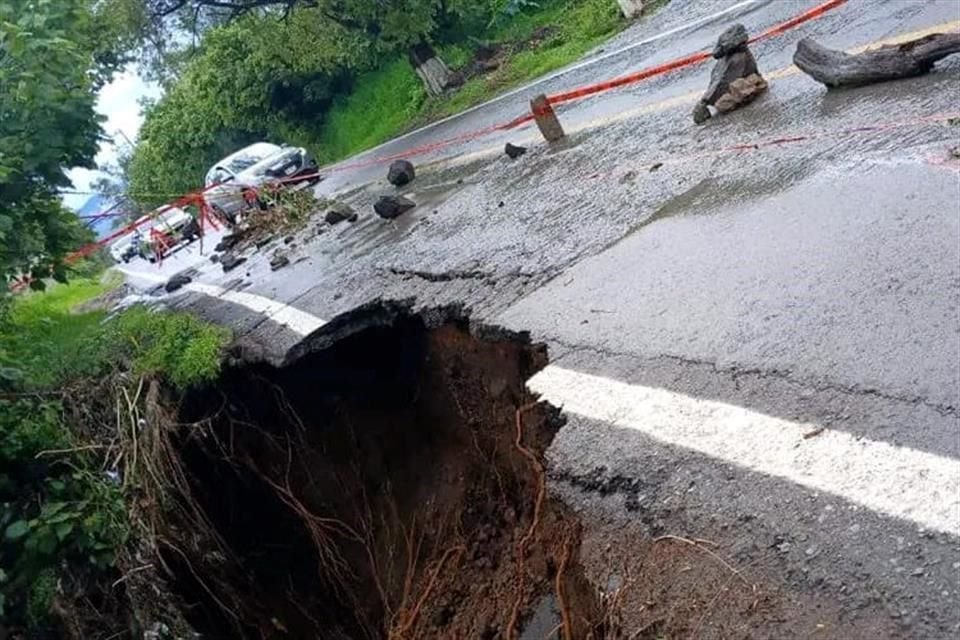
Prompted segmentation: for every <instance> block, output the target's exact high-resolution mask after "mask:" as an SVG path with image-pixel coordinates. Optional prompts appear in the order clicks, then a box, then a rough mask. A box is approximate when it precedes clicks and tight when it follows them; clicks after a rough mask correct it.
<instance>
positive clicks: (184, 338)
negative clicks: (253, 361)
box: [0, 272, 227, 390]
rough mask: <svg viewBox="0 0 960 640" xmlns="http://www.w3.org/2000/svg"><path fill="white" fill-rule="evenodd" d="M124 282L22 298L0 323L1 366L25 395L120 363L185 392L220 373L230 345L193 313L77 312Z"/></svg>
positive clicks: (110, 279)
mask: <svg viewBox="0 0 960 640" xmlns="http://www.w3.org/2000/svg"><path fill="white" fill-rule="evenodd" d="M120 282H121V280H120V278H118V277H117V276H116V275H115V274H113V273H112V272H111V273H108V274H107V275H106V276H105V277H99V276H98V277H93V278H89V279H77V280H73V281H71V282H70V284H65V285H61V284H54V285H52V286H50V287H48V289H47V290H46V291H43V292H31V293H27V294H24V295H21V296H18V297H17V298H16V299H15V300H14V302H13V305H12V308H11V309H10V313H9V316H8V317H7V318H6V319H4V321H2V322H0V366H2V367H8V368H11V369H15V370H17V371H18V372H19V376H20V377H21V379H20V381H19V386H20V387H22V388H24V389H27V390H34V389H38V390H42V389H53V388H56V387H58V386H60V385H63V384H66V383H68V382H70V381H72V380H77V379H80V378H84V377H89V376H98V375H102V374H103V373H105V372H107V371H109V370H111V369H112V368H113V367H115V366H117V365H120V366H129V367H130V368H131V369H132V370H133V371H134V372H135V373H143V374H159V375H163V376H165V377H166V378H167V379H168V380H170V382H172V383H173V384H174V385H176V386H181V387H186V386H189V385H191V384H195V383H198V382H203V381H205V380H210V379H212V378H213V377H215V376H216V374H217V373H218V372H219V369H220V352H221V349H222V347H223V345H224V344H225V342H226V340H227V334H226V332H225V331H224V330H223V329H220V328H217V327H213V326H211V325H207V324H205V323H203V322H201V321H200V320H198V319H196V318H194V317H193V316H190V315H188V314H184V313H152V312H150V311H148V310H146V309H143V308H133V309H129V310H127V311H125V312H124V313H122V314H120V315H119V316H118V317H116V318H114V319H111V320H109V321H108V320H107V317H106V313H105V312H103V311H88V312H82V313H77V312H75V308H76V307H77V306H78V305H80V304H81V303H84V302H87V301H89V300H92V299H93V298H96V297H97V296H99V295H101V294H103V293H106V292H107V291H109V290H111V289H113V288H115V287H117V286H119V284H120Z"/></svg>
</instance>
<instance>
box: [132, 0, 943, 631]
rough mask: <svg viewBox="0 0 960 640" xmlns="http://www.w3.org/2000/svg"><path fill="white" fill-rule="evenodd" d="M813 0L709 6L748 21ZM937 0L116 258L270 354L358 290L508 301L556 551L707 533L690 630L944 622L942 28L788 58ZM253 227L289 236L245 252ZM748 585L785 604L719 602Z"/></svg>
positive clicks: (426, 303)
mask: <svg viewBox="0 0 960 640" xmlns="http://www.w3.org/2000/svg"><path fill="white" fill-rule="evenodd" d="M812 4H813V3H812V2H811V3H808V2H762V1H760V2H756V3H753V4H750V5H748V6H744V7H741V8H740V9H738V10H737V11H736V12H735V15H736V16H737V19H738V20H740V21H742V22H744V24H746V25H747V26H748V28H749V29H750V30H751V32H756V31H759V30H760V29H762V28H765V27H767V26H770V25H772V24H775V23H777V22H779V21H781V20H783V19H785V18H787V17H790V16H792V15H794V14H796V13H797V12H798V11H800V10H803V9H805V8H807V7H809V6H812ZM724 6H725V5H724V3H720V2H694V1H693V0H690V1H684V0H674V2H673V3H672V4H671V5H670V7H669V8H668V9H667V10H665V11H663V12H662V13H661V14H658V15H657V16H656V17H655V18H654V19H652V20H650V21H649V22H648V23H644V24H641V25H639V26H637V27H635V28H633V29H631V30H630V31H628V32H627V33H625V34H624V35H623V36H621V37H620V38H618V40H617V42H614V43H611V44H609V45H607V49H608V51H609V50H612V49H616V48H617V47H620V46H624V45H626V44H629V43H631V42H634V43H635V42H642V41H643V40H644V39H647V38H651V37H655V36H657V34H660V33H664V32H668V33H669V35H667V36H665V37H662V38H660V39H658V40H655V41H654V42H651V43H649V44H644V45H641V46H638V47H634V48H633V49H630V50H629V51H627V52H624V53H623V54H620V55H615V56H611V57H609V58H605V59H603V60H602V61H600V62H598V63H597V64H596V65H592V66H588V67H584V68H580V69H576V70H574V71H572V72H570V73H569V74H566V75H563V76H559V77H557V78H554V79H551V80H548V81H547V82H545V83H543V84H541V85H538V86H535V87H531V88H529V89H525V90H523V91H520V92H518V93H517V94H515V95H513V96H510V97H509V98H507V99H505V100H501V101H498V102H495V103H493V104H491V105H489V106H487V107H484V108H481V109H478V110H475V111H472V112H470V113H469V114H467V115H465V116H463V117H461V118H456V119H453V120H450V121H448V122H445V123H443V124H441V125H440V126H438V127H434V128H431V129H428V130H425V131H421V132H417V133H415V134H413V135H410V136H407V137H405V138H403V139H401V140H398V141H395V142H392V143H389V144H388V145H385V146H384V147H382V148H380V149H377V150H374V151H373V152H371V154H366V157H367V158H369V157H370V156H371V155H373V156H376V155H392V154H393V153H396V152H400V151H402V150H404V149H410V148H414V147H419V146H421V145H423V144H425V143H429V142H435V141H437V140H442V139H446V138H449V137H452V136H456V135H458V134H460V133H463V132H465V131H468V130H472V129H475V128H478V127H483V126H486V125H489V124H490V123H495V122H498V121H502V120H504V119H509V118H512V117H513V116H515V115H518V114H519V113H521V112H522V111H523V108H524V107H523V105H524V101H525V100H526V99H528V98H529V95H531V94H535V93H539V92H541V91H546V92H547V93H550V92H552V91H556V90H558V89H561V88H563V89H566V88H569V87H571V86H576V85H578V84H581V83H583V82H589V81H595V80H598V79H603V78H608V77H611V76H615V75H619V74H621V73H623V72H627V71H631V70H635V69H638V68H643V67H645V66H648V65H651V64H656V63H658V62H662V61H665V60H669V59H672V58H674V57H677V56H679V55H683V54H687V53H690V52H692V51H694V50H699V49H703V48H706V47H708V46H709V44H710V43H711V42H712V41H713V40H714V39H715V37H716V35H717V33H719V31H721V30H722V29H723V28H724V27H725V26H726V24H727V22H728V20H729V19H730V17H731V16H732V15H734V14H730V15H728V16H726V17H724V18H720V19H717V20H707V21H704V22H703V23H702V24H699V25H698V26H695V27H693V28H691V29H687V30H679V31H676V32H671V31H672V30H673V29H674V28H676V27H677V26H678V25H683V24H685V23H688V22H691V21H697V20H700V19H702V18H704V17H705V16H709V15H710V14H712V13H715V12H716V11H718V10H720V9H723V8H724ZM957 21H960V3H957V2H954V1H953V0H943V1H932V2H921V1H920V0H916V1H913V0H900V1H893V0H891V1H888V2H880V1H879V0H859V1H858V0H851V2H849V3H848V4H847V5H844V6H842V7H840V8H838V9H836V10H834V11H832V12H830V13H829V14H827V15H826V16H824V17H822V18H820V19H819V20H817V21H815V22H812V23H809V24H807V25H805V26H803V27H802V28H800V29H798V30H796V31H791V32H789V33H788V34H787V35H785V36H783V37H781V38H779V39H776V40H771V41H767V42H765V43H762V44H761V45H759V46H757V47H756V48H755V50H754V52H755V55H756V56H757V59H758V63H759V65H760V68H761V71H762V72H763V73H764V74H765V75H766V76H767V77H768V79H769V80H770V81H771V89H770V92H769V93H768V94H767V95H766V96H764V97H763V98H761V99H760V100H759V101H758V102H756V103H755V104H753V105H751V106H750V107H748V108H747V109H744V110H742V111H740V112H737V113H735V114H732V115H730V116H727V117H724V118H718V119H715V120H712V121H710V122H709V123H708V124H707V125H706V126H704V127H695V126H694V125H693V124H692V122H691V119H690V115H689V114H690V110H691V108H692V106H693V101H694V100H695V98H696V93H695V92H696V91H698V90H701V89H702V88H703V87H704V86H705V85H706V82H707V77H708V75H709V65H704V66H701V67H697V68H693V69H690V70H687V71H682V72H678V73H674V74H670V75H668V76H666V77H664V78H661V79H656V80H652V81H650V82H647V83H643V84H639V85H636V86H635V87H633V88H629V89H625V90H620V91H617V92H613V93H610V94H605V95H602V96H599V97H596V98H593V99H590V100H586V101H583V102H581V103H574V104H572V105H569V106H567V107H565V108H563V109H562V110H561V113H560V116H561V119H562V121H563V123H564V125H565V126H566V127H567V129H568V132H570V133H571V135H570V136H569V138H570V139H569V141H567V142H565V143H562V144H560V145H557V146H555V147H554V148H547V147H546V146H545V145H543V144H540V143H536V144H534V145H533V146H532V147H531V151H530V152H529V153H528V154H527V155H526V156H524V157H522V158H521V159H519V160H517V161H512V162H511V161H509V160H507V159H506V158H505V157H502V156H501V155H499V153H497V150H499V149H501V148H502V145H503V142H504V141H505V140H507V139H510V140H514V141H524V140H528V139H529V140H532V141H535V136H534V135H533V132H532V131H531V130H530V129H529V128H528V129H525V130H522V131H516V132H510V133H509V134H498V135H495V136H491V137H488V138H483V139H479V140H475V141H472V142H470V143H468V144H462V145H454V146H451V147H447V148H445V149H443V150H441V151H438V152H435V153H430V154H424V155H423V156H418V157H416V158H414V159H415V160H416V161H417V162H418V164H420V165H421V166H424V165H425V164H426V163H429V166H425V167H424V168H423V171H422V172H421V175H420V177H418V179H417V181H415V182H414V184H413V185H411V187H410V188H409V189H405V190H404V193H406V194H407V195H408V196H409V197H411V198H412V199H413V200H415V201H416V202H417V203H418V206H417V208H416V209H414V210H413V211H411V212H409V213H408V214H405V215H404V216H403V217H401V218H400V219H398V220H397V221H395V222H385V221H382V220H380V219H379V218H377V217H376V216H375V215H373V214H372V210H371V204H372V202H373V200H374V199H375V197H376V196H377V195H378V194H380V193H389V192H392V191H393V189H392V187H390V186H389V185H387V184H386V183H385V181H383V179H382V174H383V173H385V170H384V169H383V167H380V166H376V167H369V168H363V169H357V170H343V171H340V170H336V169H337V168H336V167H335V168H334V169H335V170H333V171H331V177H330V178H328V179H327V180H326V181H324V182H323V183H321V185H320V186H319V190H320V192H321V193H323V194H325V195H330V194H338V195H339V197H341V198H342V199H345V200H346V201H348V202H350V203H351V204H352V205H354V206H355V207H357V209H358V211H360V212H361V218H360V220H359V221H358V222H356V223H353V224H349V223H342V224H340V225H337V226H335V227H323V226H321V229H322V232H321V233H317V226H316V225H315V224H311V225H310V226H309V227H308V228H307V229H304V230H303V231H301V232H299V233H298V234H297V235H296V237H295V238H294V239H293V241H292V242H291V243H289V244H285V243H284V242H283V241H282V239H280V238H277V239H276V240H275V242H274V243H272V244H271V245H269V246H266V247H264V248H262V249H261V250H260V251H259V252H256V253H253V254H251V255H250V256H249V259H248V261H247V262H246V263H245V264H244V265H242V266H241V267H239V268H238V269H236V270H234V271H232V272H230V273H228V274H224V273H222V270H221V269H220V267H219V266H218V265H217V264H214V263H212V262H210V261H209V260H208V259H207V257H206V256H201V255H199V252H198V251H197V250H196V249H189V250H186V251H184V252H182V253H181V254H180V256H179V257H178V258H176V259H175V260H170V261H168V262H166V263H165V264H164V266H163V268H162V269H157V268H155V267H151V266H148V265H145V264H143V263H139V264H131V265H129V266H128V267H127V271H128V273H130V274H132V275H131V281H132V282H134V283H140V284H143V285H144V286H148V285H152V286H155V285H156V284H158V283H161V282H163V281H165V280H166V278H167V277H169V275H171V274H172V273H173V272H176V271H180V270H187V271H188V272H189V273H190V274H191V275H192V276H193V277H194V282H193V283H191V285H188V286H187V287H186V288H185V290H184V291H181V292H178V293H177V294H176V295H174V296H171V297H170V298H169V299H168V301H169V303H170V304H172V305H173V306H177V307H183V308H189V309H191V310H193V311H195V312H197V313H199V314H201V315H204V316H206V317H208V318H211V319H213V320H216V321H218V322H222V323H225V324H228V325H229V326H231V327H232V328H234V330H235V331H236V332H237V335H238V337H239V339H240V342H241V343H242V344H243V345H244V346H245V347H246V349H247V350H248V352H249V353H250V354H252V355H257V356H260V357H264V358H267V359H270V360H273V361H276V362H281V361H283V359H284V358H285V357H286V354H287V352H288V351H289V349H290V348H291V347H293V346H295V345H296V344H298V343H299V342H300V341H301V340H302V339H303V337H304V336H305V335H308V334H311V333H313V332H316V331H319V332H322V331H323V325H324V322H325V321H326V320H329V319H331V318H334V317H336V316H338V315H340V314H342V313H344V312H346V311H349V310H351V309H353V308H355V307H357V306H359V305H361V304H363V303H366V302H368V301H370V300H373V299H376V298H378V297H382V298H395V299H397V298H404V299H406V298H415V299H416V302H417V304H418V305H421V306H423V307H430V306H433V305H437V304H448V303H462V304H466V305H467V306H469V307H471V308H472V309H473V311H474V314H475V316H476V317H478V318H480V319H482V320H484V321H486V322H491V323H497V324H501V325H506V326H508V327H510V328H513V329H518V330H527V331H530V332H531V333H532V335H533V337H534V338H535V339H538V340H544V341H546V342H547V343H548V344H549V346H550V351H551V356H552V364H551V366H550V367H548V368H547V369H546V370H545V371H544V372H543V373H542V374H540V375H538V376H537V377H536V378H535V379H534V380H533V381H532V382H531V386H532V388H533V389H535V390H537V391H539V392H541V393H542V394H543V395H544V396H545V397H547V398H548V399H549V400H551V401H553V402H555V403H556V404H561V405H564V406H565V408H566V412H567V415H568V416H569V420H570V421H569V424H568V425H567V426H566V427H565V428H564V429H563V430H562V431H561V435H560V437H559V438H558V440H557V442H556V443H555V444H554V446H553V448H552V449H551V457H552V481H553V487H554V489H555V490H556V491H558V492H560V493H561V495H562V496H563V497H564V498H565V499H566V500H567V501H568V502H570V503H571V504H572V505H573V506H574V507H575V508H577V509H578V510H579V511H580V512H581V513H582V514H583V515H584V518H585V520H586V521H587V522H588V523H589V525H588V533H587V541H586V543H585V549H586V550H587V551H591V550H593V552H595V555H598V556H599V555H603V554H604V553H607V554H609V553H613V554H614V555H616V553H615V552H616V550H617V549H624V550H631V551H630V553H633V552H635V551H636V548H635V546H631V545H636V544H637V541H638V540H640V541H643V540H647V541H649V540H652V539H655V538H657V537H659V536H663V535H666V534H671V535H677V536H686V537H688V538H690V539H692V538H702V539H709V540H711V541H713V542H715V543H716V544H717V547H716V549H717V550H718V553H720V554H722V555H723V556H724V557H725V558H728V559H729V561H730V562H731V563H732V565H733V566H735V567H737V571H738V572H739V573H741V574H742V575H744V576H747V577H748V579H745V580H743V581H742V582H743V584H742V585H739V586H736V585H737V584H739V583H736V581H735V583H736V584H734V585H733V586H731V585H727V584H726V582H724V583H723V588H724V589H729V590H732V591H736V590H737V589H739V590H740V591H741V592H742V593H739V595H738V594H737V593H733V592H731V593H730V594H729V597H728V595H726V592H723V593H724V594H725V595H724V597H723V598H722V599H720V600H719V602H720V603H721V604H718V598H717V597H715V596H714V595H713V594H714V593H717V594H720V593H721V591H719V590H718V588H717V585H716V577H715V576H713V577H711V576H710V575H708V573H709V570H708V569H706V568H703V567H702V566H701V565H699V564H696V563H694V564H693V565H692V566H693V569H692V575H696V576H700V578H701V579H700V580H699V581H698V582H697V581H695V584H694V585H693V586H691V584H688V583H682V584H683V585H684V588H685V589H687V590H692V591H696V589H703V590H704V591H703V595H704V598H703V601H704V602H707V603H710V606H709V607H708V608H707V609H706V612H707V613H705V614H704V620H703V623H702V625H701V626H700V629H699V633H700V635H702V636H703V637H732V636H734V635H736V636H738V637H774V638H785V637H840V636H848V637H862V638H878V637H908V638H947V637H956V634H957V632H958V631H960V606H958V600H960V598H958V591H960V418H958V406H960V398H958V396H960V205H958V203H960V163H958V161H957V160H955V159H952V157H951V155H950V153H949V152H948V149H950V148H952V147H955V146H957V145H958V144H960V128H958V127H956V126H952V125H948V124H945V122H944V120H945V118H946V116H947V115H949V114H951V113H954V112H958V111H960V100H958V98H960V58H954V59H948V60H946V61H944V62H943V63H942V64H940V65H938V68H937V71H936V72H935V73H933V74H930V75H928V76H926V77H922V78H917V79H912V80H906V81H900V82H896V83H888V84H884V85H877V86H873V87H866V88H861V89H856V90H849V91H842V92H835V93H834V92H831V93H827V92H826V91H824V89H823V88H822V87H820V86H819V85H817V84H815V83H813V82H812V81H810V80H809V79H808V78H806V77H805V76H803V75H802V74H797V73H795V72H794V71H791V70H790V69H789V63H790V57H791V55H792V52H793V49H794V45H795V43H796V41H797V40H798V39H799V38H801V37H804V36H812V37H814V38H817V39H818V40H820V41H821V42H823V43H824V44H827V45H828V46H832V47H837V48H841V47H842V48H848V49H849V48H856V47H860V46H864V45H868V44H873V43H877V42H878V41H883V40H886V39H889V38H894V37H897V36H901V35H903V34H911V33H917V34H919V33H923V32H924V31H925V30H929V29H931V28H940V29H944V28H949V29H953V30H956V29H957V28H960V23H957ZM945 23H949V24H945ZM599 55H604V53H601V54H599ZM865 125H874V128H873V129H871V130H869V131H866V130H863V129H862V128H863V127H864V126H865ZM794 137H801V138H802V139H799V140H796V141H794V142H790V143H781V144H772V145H763V144H758V146H757V147H751V146H749V145H750V144H752V143H761V142H763V141H764V140H769V139H772V138H794ZM733 145H747V146H745V147H744V146H740V147H738V150H736V151H724V150H725V149H729V147H731V146H733ZM361 159H362V157H361ZM355 161H356V159H352V160H351V161H350V162H355ZM341 168H342V167H341ZM209 243H210V240H209V239H208V247H207V248H208V249H209ZM275 251H283V252H286V253H288V254H289V256H290V258H291V261H292V264H291V265H290V266H288V267H285V268H284V269H281V270H279V271H276V272H272V271H270V268H269V266H268V264H267V263H268V261H269V258H270V256H271V255H272V253H273V252H275ZM610 549H613V550H614V551H613V552H611V551H610ZM620 559H622V558H620ZM609 561H610V562H614V561H616V559H612V558H611V559H610V560H609ZM691 562H693V561H692V560H691ZM599 571H600V570H599V569H598V570H597V572H598V573H597V575H599ZM680 571H681V569H678V572H680ZM684 571H687V572H689V571H690V569H686V570H684ZM702 572H707V573H702ZM678 575H679V573H678ZM684 575H686V574H684ZM670 584H673V585H675V588H678V587H676V585H679V584H681V582H679V581H674V582H671V583H670ZM696 585H700V586H696ZM665 588H666V587H665ZM751 589H752V590H753V592H756V591H757V590H758V589H759V591H760V592H762V593H765V594H766V593H770V594H777V597H776V598H774V600H777V601H781V602H782V601H784V600H786V601H789V602H790V603H791V605H790V606H786V607H784V606H780V607H779V608H774V609H770V610H764V608H763V606H762V605H761V606H760V607H759V609H757V607H755V606H753V605H750V606H745V607H743V608H737V605H735V604H734V603H737V602H739V600H737V598H738V597H740V598H741V599H742V598H747V599H748V600H749V598H748V596H750V592H751ZM670 594H671V592H669V591H663V592H660V594H659V595H660V596H661V597H666V598H669V597H670ZM751 597H752V596H751ZM651 598H652V596H651ZM771 598H772V596H771ZM757 601H758V602H759V601H760V598H759V597H757ZM722 603H727V604H728V606H724V604H722ZM771 606H773V605H771ZM707 614H709V615H707ZM697 615H698V616H699V615H700V614H699V613H698V614H697Z"/></svg>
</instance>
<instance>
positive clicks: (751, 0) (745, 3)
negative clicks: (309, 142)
mask: <svg viewBox="0 0 960 640" xmlns="http://www.w3.org/2000/svg"><path fill="white" fill-rule="evenodd" d="M762 1H764V0H742V1H741V2H738V3H736V4H734V5H731V6H729V7H727V8H726V9H721V10H720V11H717V12H716V13H712V14H710V15H708V16H704V17H702V18H698V19H696V20H693V21H691V22H688V23H686V24H682V25H679V26H676V27H674V28H672V29H667V30H666V31H663V32H661V33H658V34H657V35H655V36H651V37H649V38H646V39H644V40H638V41H637V42H634V43H631V44H628V45H626V46H623V47H621V48H619V49H616V50H614V51H610V52H607V53H604V54H603V55H602V56H597V57H596V58H590V59H588V60H584V61H583V62H578V63H576V64H573V65H571V66H569V67H564V68H562V69H558V70H557V71H554V72H553V73H549V74H547V75H545V76H541V77H539V78H537V79H536V80H534V81H532V82H528V83H527V84H525V85H523V86H521V87H517V88H516V89H511V90H510V91H507V92H506V93H502V94H500V95H499V96H497V97H495V98H491V99H490V100H487V101H486V102H483V103H480V104H478V105H475V106H473V107H470V108H469V109H466V110H464V111H461V112H459V113H455V114H453V115H451V116H447V117H446V118H443V119H442V120H437V121H436V122H432V123H430V124H428V125H425V126H423V127H420V128H419V129H414V130H413V131H410V132H409V133H405V134H403V135H402V136H398V137H396V138H392V139H390V140H387V141H386V142H383V143H381V144H378V145H377V146H375V147H373V148H372V149H368V150H367V151H365V152H364V153H363V154H361V155H367V154H372V153H374V152H375V151H377V150H378V149H380V148H382V147H384V146H386V145H388V144H393V143H395V142H399V141H401V140H404V139H406V138H409V137H410V136H415V135H417V134H419V133H423V132H424V131H427V130H428V129H431V128H433V127H438V126H440V125H442V124H444V123H446V122H450V121H451V120H456V119H457V118H461V117H463V116H465V115H467V114H468V113H473V112H474V111H476V110H478V109H483V108H485V107H489V106H490V105H491V104H495V103H497V102H500V101H501V100H506V99H507V98H509V97H511V96H515V95H517V94H518V93H521V92H523V91H526V90H528V89H530V88H531V87H535V86H537V85H538V84H542V83H544V82H547V81H549V80H553V79H555V78H559V77H561V76H563V75H566V74H568V73H570V72H572V71H577V70H579V69H583V68H584V67H588V66H590V65H592V64H595V63H597V62H601V61H603V60H607V59H609V58H612V57H614V56H619V55H621V54H623V53H626V52H627V51H630V50H632V49H636V48H637V47H642V46H643V45H647V44H650V43H652V42H657V41H658V40H663V39H664V38H668V37H670V36H672V35H674V34H676V33H680V32H682V31H687V30H689V29H695V28H696V27H699V26H700V25H703V24H707V23H709V22H712V21H714V20H716V19H717V18H722V17H723V16H725V15H727V14H730V13H733V12H735V11H738V10H740V9H743V8H744V7H749V6H750V5H753V4H757V3H758V2H762ZM344 162H346V160H345V161H344ZM331 166H333V167H335V166H337V165H331Z"/></svg>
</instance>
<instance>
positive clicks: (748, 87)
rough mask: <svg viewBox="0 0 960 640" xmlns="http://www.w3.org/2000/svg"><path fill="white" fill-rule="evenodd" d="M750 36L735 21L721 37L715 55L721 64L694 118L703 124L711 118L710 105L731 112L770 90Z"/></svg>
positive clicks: (712, 75) (695, 108)
mask: <svg viewBox="0 0 960 640" xmlns="http://www.w3.org/2000/svg"><path fill="white" fill-rule="evenodd" d="M748 41H749V36H748V34H747V29H746V27H744V26H743V25H742V24H735V25H733V26H732V27H730V28H729V29H727V30H726V31H724V32H723V33H721V34H720V37H719V38H718V39H717V46H716V47H715V48H714V50H713V56H714V57H715V58H717V64H716V65H715V66H714V67H713V71H712V72H711V73H710V85H709V86H708V87H707V90H706V91H705V92H704V94H703V96H702V97H701V98H700V101H699V102H698V103H697V105H696V107H694V109H693V121H694V122H695V123H697V124H702V123H704V122H706V121H707V120H709V119H710V117H711V113H710V109H709V107H711V106H712V107H715V108H716V109H717V112H718V113H728V112H730V111H733V110H734V109H737V108H739V107H742V106H743V105H745V104H747V103H749V102H752V101H753V100H755V99H756V98H757V96H759V95H760V94H761V93H763V92H764V91H766V90H767V83H766V81H765V80H764V79H763V77H761V75H760V71H759V70H758V69H757V61H756V60H755V59H754V57H753V54H752V53H751V52H750V49H749V47H747V42H748Z"/></svg>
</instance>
